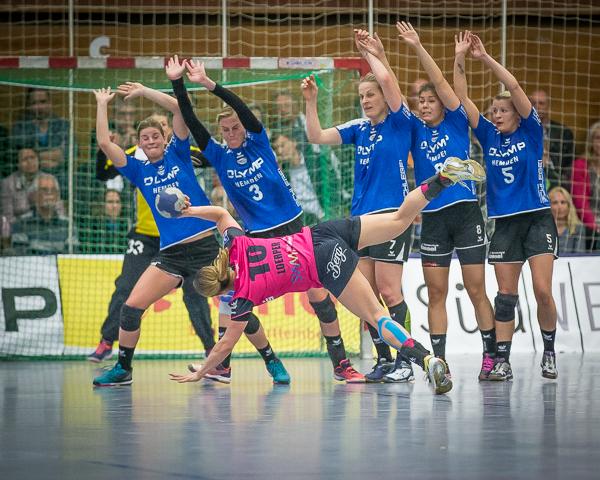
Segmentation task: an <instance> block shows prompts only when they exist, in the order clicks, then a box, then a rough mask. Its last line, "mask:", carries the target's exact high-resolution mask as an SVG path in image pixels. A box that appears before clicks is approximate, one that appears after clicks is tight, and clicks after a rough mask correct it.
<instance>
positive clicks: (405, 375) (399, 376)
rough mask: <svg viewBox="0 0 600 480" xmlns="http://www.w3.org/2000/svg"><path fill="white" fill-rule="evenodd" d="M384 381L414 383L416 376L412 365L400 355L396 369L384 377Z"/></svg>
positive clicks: (397, 358)
mask: <svg viewBox="0 0 600 480" xmlns="http://www.w3.org/2000/svg"><path fill="white" fill-rule="evenodd" d="M383 381H384V382H385V383H403V382H414V381H415V374H414V372H413V369H412V365H411V364H410V362H408V361H406V360H405V359H404V358H402V356H401V355H400V354H398V356H397V357H396V364H395V365H394V369H393V370H392V371H391V372H389V373H388V374H386V375H385V376H384V377H383Z"/></svg>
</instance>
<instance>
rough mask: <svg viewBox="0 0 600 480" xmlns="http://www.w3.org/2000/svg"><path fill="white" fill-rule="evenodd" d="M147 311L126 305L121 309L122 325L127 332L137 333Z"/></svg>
mask: <svg viewBox="0 0 600 480" xmlns="http://www.w3.org/2000/svg"><path fill="white" fill-rule="evenodd" d="M145 311H146V310H144V309H143V308H135V307H130V306H129V305H127V304H126V303H124V304H123V306H122V307H121V319H120V322H119V323H120V325H121V328H122V329H123V330H125V331H126V332H135V331H136V330H138V329H139V328H140V325H141V324H142V315H143V314H144V312H145Z"/></svg>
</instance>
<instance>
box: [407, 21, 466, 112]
mask: <svg viewBox="0 0 600 480" xmlns="http://www.w3.org/2000/svg"><path fill="white" fill-rule="evenodd" d="M396 29H397V30H398V32H399V36H400V38H401V39H402V40H404V42H405V43H406V44H408V45H409V46H410V47H411V48H412V49H413V50H414V51H415V53H416V54H417V57H418V58H419V61H420V62H421V65H423V68H424V69H425V71H426V72H427V75H428V76H429V80H431V83H433V86H434V87H435V91H436V93H437V95H438V97H439V98H440V100H441V101H442V103H443V104H444V106H445V107H446V108H448V109H450V110H456V109H457V108H458V107H459V105H460V100H459V99H458V97H457V96H456V94H455V93H454V90H452V87H451V86H450V84H449V83H448V82H447V80H446V79H445V78H444V74H443V73H442V71H441V70H440V67H438V65H437V64H436V63H435V60H434V59H433V58H432V57H431V55H429V52H428V51H427V50H426V49H425V47H423V44H422V43H421V39H420V38H419V34H418V33H417V32H416V30H415V29H414V28H413V26H412V25H411V24H410V23H408V22H398V23H396Z"/></svg>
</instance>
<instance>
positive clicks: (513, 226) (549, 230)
mask: <svg viewBox="0 0 600 480" xmlns="http://www.w3.org/2000/svg"><path fill="white" fill-rule="evenodd" d="M544 254H551V255H554V258H558V233H557V231H556V224H555V223H554V218H553V217H552V213H551V212H550V209H549V208H548V209H545V210H539V211H536V212H528V213H521V214H519V215H512V216H510V217H502V218H497V219H496V229H495V230H494V235H492V241H491V243H490V251H489V253H488V262H489V263H492V264H493V263H522V262H525V260H527V259H529V258H531V257H535V256H537V255H544Z"/></svg>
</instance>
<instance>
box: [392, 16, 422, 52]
mask: <svg viewBox="0 0 600 480" xmlns="http://www.w3.org/2000/svg"><path fill="white" fill-rule="evenodd" d="M396 29H397V30H398V36H399V37H400V38H401V39H402V40H404V41H405V42H406V43H407V44H408V45H410V46H411V47H413V48H417V47H418V46H419V45H420V44H421V40H420V39H419V34H418V33H417V32H416V30H415V29H414V28H413V26H412V25H411V24H410V22H396Z"/></svg>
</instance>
